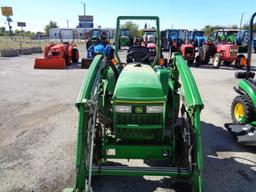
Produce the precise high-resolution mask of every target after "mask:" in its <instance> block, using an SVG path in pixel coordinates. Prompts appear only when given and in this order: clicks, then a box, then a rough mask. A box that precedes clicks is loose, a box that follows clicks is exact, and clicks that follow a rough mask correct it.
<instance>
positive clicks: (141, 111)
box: [135, 107, 143, 113]
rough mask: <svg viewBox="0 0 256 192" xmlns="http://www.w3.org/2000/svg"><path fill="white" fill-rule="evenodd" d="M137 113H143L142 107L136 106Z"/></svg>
mask: <svg viewBox="0 0 256 192" xmlns="http://www.w3.org/2000/svg"><path fill="white" fill-rule="evenodd" d="M135 113H143V108H142V107H135Z"/></svg>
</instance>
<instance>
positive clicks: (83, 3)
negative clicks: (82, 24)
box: [81, 2, 86, 16]
mask: <svg viewBox="0 0 256 192" xmlns="http://www.w3.org/2000/svg"><path fill="white" fill-rule="evenodd" d="M81 4H82V5H83V6H84V16H85V15H86V7H85V2H81Z"/></svg>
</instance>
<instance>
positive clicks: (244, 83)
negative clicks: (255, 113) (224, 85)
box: [239, 80, 256, 106]
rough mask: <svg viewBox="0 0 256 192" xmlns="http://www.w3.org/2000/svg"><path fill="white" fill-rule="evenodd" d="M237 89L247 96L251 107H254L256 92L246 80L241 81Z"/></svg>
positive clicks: (255, 104)
mask: <svg viewBox="0 0 256 192" xmlns="http://www.w3.org/2000/svg"><path fill="white" fill-rule="evenodd" d="M239 89H240V90H242V91H243V92H244V93H245V94H247V95H248V96H249V97H250V98H251V100H252V102H253V105H254V106H256V90H255V89H254V88H253V87H252V86H251V85H250V84H249V82H248V80H241V81H240V82H239Z"/></svg>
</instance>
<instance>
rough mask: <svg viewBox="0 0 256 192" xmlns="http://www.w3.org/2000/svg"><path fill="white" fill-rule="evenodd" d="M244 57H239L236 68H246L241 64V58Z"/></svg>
mask: <svg viewBox="0 0 256 192" xmlns="http://www.w3.org/2000/svg"><path fill="white" fill-rule="evenodd" d="M244 57H245V56H244V55H238V58H237V59H236V61H235V68H237V69H242V68H243V67H244V66H243V65H242V64H241V58H244Z"/></svg>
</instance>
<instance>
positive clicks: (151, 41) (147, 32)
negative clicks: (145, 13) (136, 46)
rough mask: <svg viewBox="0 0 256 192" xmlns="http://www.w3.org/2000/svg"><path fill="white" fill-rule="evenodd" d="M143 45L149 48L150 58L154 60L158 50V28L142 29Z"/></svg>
mask: <svg viewBox="0 0 256 192" xmlns="http://www.w3.org/2000/svg"><path fill="white" fill-rule="evenodd" d="M141 44H142V46H145V47H147V48H148V50H149V55H150V59H151V60H154V58H155V56H156V52H157V47H156V29H153V28H151V29H143V31H142V43H141Z"/></svg>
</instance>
